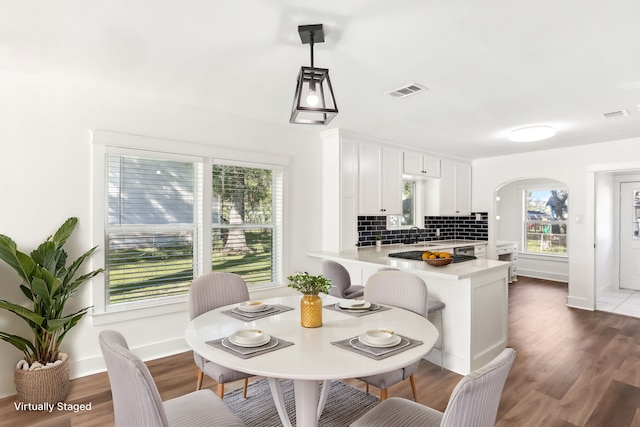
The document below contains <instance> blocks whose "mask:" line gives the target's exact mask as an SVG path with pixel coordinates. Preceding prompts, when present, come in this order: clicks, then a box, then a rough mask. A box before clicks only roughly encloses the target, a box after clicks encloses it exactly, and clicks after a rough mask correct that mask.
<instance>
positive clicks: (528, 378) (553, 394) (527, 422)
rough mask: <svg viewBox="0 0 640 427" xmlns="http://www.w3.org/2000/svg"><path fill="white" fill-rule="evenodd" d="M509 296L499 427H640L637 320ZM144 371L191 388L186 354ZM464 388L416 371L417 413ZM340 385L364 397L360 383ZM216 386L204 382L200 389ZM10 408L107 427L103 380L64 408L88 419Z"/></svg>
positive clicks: (558, 287)
mask: <svg viewBox="0 0 640 427" xmlns="http://www.w3.org/2000/svg"><path fill="white" fill-rule="evenodd" d="M509 292H510V293H509V345H510V346H511V347H514V348H515V349H516V351H517V356H516V360H515V363H514V365H513V368H512V369H511V372H510V374H509V377H508V378H507V382H506V384H505V388H504V392H503V395H502V400H501V402H500V408H499V411H498V419H497V426H498V427H505V426H517V427H527V426H544V427H570V426H597V427H627V426H640V319H636V318H632V317H626V316H621V315H617V314H611V313H605V312H589V311H583V310H578V309H572V308H568V307H566V305H565V299H566V296H567V288H566V285H564V284H559V283H554V282H549V281H545V280H537V279H529V278H525V277H520V279H519V281H518V282H516V283H514V284H512V285H510V289H509ZM148 365H149V368H150V370H151V373H152V375H153V377H154V378H155V381H156V383H157V385H158V388H159V390H160V393H161V395H162V398H163V399H170V398H173V397H176V396H179V395H182V394H185V393H188V392H190V391H192V390H193V389H194V387H195V383H196V368H195V365H194V364H193V359H192V356H191V353H182V354H178V355H175V356H171V357H166V358H163V359H159V360H155V361H151V362H149V363H148ZM460 378H461V377H460V376H459V375H457V374H454V373H452V372H449V371H447V370H440V368H439V367H438V366H435V365H433V364H431V363H429V362H422V363H421V366H420V369H419V371H418V373H417V375H416V382H417V385H418V391H419V396H420V399H419V401H420V403H423V404H425V405H428V406H432V407H434V408H436V409H439V410H444V409H445V407H446V405H447V402H448V400H449V395H450V393H451V391H452V390H453V388H454V386H455V385H456V383H457V382H458V381H459V379H460ZM346 382H347V383H350V384H352V385H354V386H356V387H359V388H362V389H364V385H363V383H361V382H360V381H358V380H348V381H346ZM215 385H216V384H215V382H214V381H212V380H211V379H209V378H206V377H205V382H204V387H208V388H211V389H212V390H214V391H215ZM375 392H377V390H376V391H375ZM389 396H400V397H406V398H411V388H410V387H409V384H408V382H406V383H404V382H403V383H401V384H397V385H395V386H393V387H391V388H390V389H389ZM13 401H14V399H13V397H9V398H5V399H1V400H0V414H1V416H0V426H21V427H22V426H56V427H57V426H61V427H62V426H104V425H113V415H112V411H113V406H112V403H111V392H110V388H109V380H108V377H107V374H106V373H101V374H97V375H91V376H88V377H84V378H79V379H76V380H73V381H72V382H71V392H70V394H69V398H68V402H69V403H89V402H91V404H92V410H91V412H84V413H77V414H74V413H73V412H71V413H60V412H58V411H54V412H53V413H51V414H48V413H36V412H17V411H15V409H14V404H13Z"/></svg>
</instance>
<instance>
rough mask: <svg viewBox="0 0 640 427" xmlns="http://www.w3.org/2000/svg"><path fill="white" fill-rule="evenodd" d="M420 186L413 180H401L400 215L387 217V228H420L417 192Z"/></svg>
mask: <svg viewBox="0 0 640 427" xmlns="http://www.w3.org/2000/svg"><path fill="white" fill-rule="evenodd" d="M419 188H420V185H419V183H418V181H416V180H413V179H407V178H405V179H403V180H402V215H389V216H388V221H387V227H388V228H409V227H413V226H418V227H422V224H418V223H417V222H418V221H417V219H418V217H419V212H418V211H419V209H418V206H419V204H418V199H419V196H418V191H419Z"/></svg>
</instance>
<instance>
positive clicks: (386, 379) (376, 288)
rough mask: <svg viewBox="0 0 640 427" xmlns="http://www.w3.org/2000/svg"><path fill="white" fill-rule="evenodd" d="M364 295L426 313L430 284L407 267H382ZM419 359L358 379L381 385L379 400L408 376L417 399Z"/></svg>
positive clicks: (370, 278)
mask: <svg viewBox="0 0 640 427" xmlns="http://www.w3.org/2000/svg"><path fill="white" fill-rule="evenodd" d="M364 299H365V301H369V302H372V303H376V304H384V305H391V306H394V307H399V308H403V309H405V310H411V311H413V312H414V313H417V314H419V315H421V316H423V317H427V308H428V300H429V292H428V290H427V285H426V284H425V283H424V280H422V279H421V278H420V277H418V276H416V275H415V274H411V273H407V272H404V271H393V270H383V271H378V272H377V273H375V274H373V275H372V276H371V277H369V280H367V284H366V286H365V288H364ZM419 365H420V361H417V362H415V363H413V364H411V365H409V366H407V367H405V368H400V369H395V370H393V371H390V372H385V373H384V374H378V375H370V376H368V377H360V378H358V379H359V380H362V381H364V382H365V383H367V392H368V391H369V385H372V386H374V387H378V388H379V389H380V400H385V399H386V398H387V388H389V387H391V386H392V385H394V384H396V383H399V382H400V381H403V380H406V379H407V378H408V379H409V382H410V383H411V391H412V392H413V397H414V399H415V400H418V396H417V390H416V383H415V380H414V378H413V374H414V373H415V372H416V371H417V370H418V366H419Z"/></svg>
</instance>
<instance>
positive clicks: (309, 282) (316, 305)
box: [287, 272, 331, 328]
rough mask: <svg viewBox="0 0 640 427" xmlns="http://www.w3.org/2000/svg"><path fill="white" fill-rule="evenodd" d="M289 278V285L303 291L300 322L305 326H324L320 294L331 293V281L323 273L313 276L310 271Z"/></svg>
mask: <svg viewBox="0 0 640 427" xmlns="http://www.w3.org/2000/svg"><path fill="white" fill-rule="evenodd" d="M287 279H289V282H290V283H289V285H288V286H289V287H290V288H293V289H295V290H297V291H300V292H302V293H303V294H304V295H303V296H302V299H301V300H300V324H301V325H302V326H304V327H305V328H317V327H319V326H322V299H321V298H320V297H319V296H318V294H320V293H323V294H327V293H329V288H331V281H330V280H329V279H327V278H325V277H323V276H322V275H318V276H312V275H310V274H309V273H306V272H305V273H296V274H294V275H293V276H289V277H287Z"/></svg>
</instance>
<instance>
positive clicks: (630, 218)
mask: <svg viewBox="0 0 640 427" xmlns="http://www.w3.org/2000/svg"><path fill="white" fill-rule="evenodd" d="M620 288H624V289H635V290H640V182H621V183H620Z"/></svg>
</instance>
